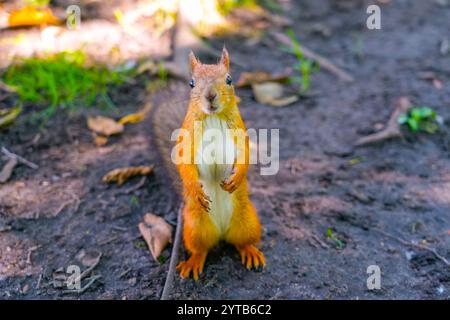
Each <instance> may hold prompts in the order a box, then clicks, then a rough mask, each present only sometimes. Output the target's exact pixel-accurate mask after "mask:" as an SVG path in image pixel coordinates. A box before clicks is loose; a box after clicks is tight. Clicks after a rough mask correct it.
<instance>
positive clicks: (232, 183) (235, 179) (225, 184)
mask: <svg viewBox="0 0 450 320" xmlns="http://www.w3.org/2000/svg"><path fill="white" fill-rule="evenodd" d="M241 182H242V176H241V175H238V174H236V173H234V174H232V175H231V177H229V178H228V179H226V180H224V181H222V184H221V185H220V186H221V187H222V189H223V190H225V191H228V192H229V193H233V192H234V191H235V190H236V189H237V188H238V187H239V185H240V184H241Z"/></svg>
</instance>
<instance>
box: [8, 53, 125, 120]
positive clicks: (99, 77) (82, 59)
mask: <svg viewBox="0 0 450 320" xmlns="http://www.w3.org/2000/svg"><path fill="white" fill-rule="evenodd" d="M86 60H87V57H86V55H85V54H84V53H83V52H82V51H72V52H61V53H58V54H54V55H49V56H47V57H44V58H27V59H24V60H22V61H19V63H17V64H14V65H12V66H10V67H9V68H8V69H7V70H6V71H5V73H4V74H3V77H2V78H3V81H4V82H5V83H6V84H8V85H11V86H13V87H15V88H16V89H17V93H18V95H19V99H20V101H21V102H28V103H33V104H37V105H39V106H41V107H44V109H43V110H41V111H39V112H35V113H34V116H33V119H39V120H42V121H43V122H44V123H45V122H46V121H47V120H48V119H49V118H50V117H51V116H53V115H54V114H55V113H56V112H57V110H59V109H62V110H69V111H74V110H75V109H77V108H80V107H90V106H92V105H93V104H94V102H96V101H97V99H98V98H101V99H102V100H101V103H100V105H99V106H105V105H106V106H108V107H113V106H114V105H113V104H112V102H111V100H110V99H109V97H108V94H107V93H108V85H111V84H120V83H122V82H123V81H124V80H125V79H126V77H127V73H128V71H114V70H109V69H108V68H106V67H105V66H101V65H100V66H87V64H86V62H87V61H86Z"/></svg>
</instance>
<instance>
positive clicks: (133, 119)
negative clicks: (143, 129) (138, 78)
mask: <svg viewBox="0 0 450 320" xmlns="http://www.w3.org/2000/svg"><path fill="white" fill-rule="evenodd" d="M151 109H152V104H151V103H147V104H146V105H145V106H144V107H143V108H142V109H141V110H139V111H138V112H136V113H131V114H128V115H126V116H123V117H122V118H120V120H119V121H118V122H119V123H120V124H122V125H125V124H129V123H138V122H141V121H143V120H144V119H145V117H147V114H148V113H149V112H150V110H151Z"/></svg>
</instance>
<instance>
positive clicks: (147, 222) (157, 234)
mask: <svg viewBox="0 0 450 320" xmlns="http://www.w3.org/2000/svg"><path fill="white" fill-rule="evenodd" d="M138 227H139V231H140V232H141V234H142V236H143V237H144V239H145V242H147V245H148V247H149V249H150V252H151V254H152V256H153V258H154V259H155V260H156V261H158V257H159V256H160V254H161V252H162V251H163V250H164V248H165V247H166V246H167V244H169V243H172V229H173V228H172V226H171V225H170V224H168V223H167V222H166V221H165V220H164V219H163V218H161V217H158V216H156V215H154V214H151V213H147V214H146V215H145V216H144V222H141V223H139V226H138Z"/></svg>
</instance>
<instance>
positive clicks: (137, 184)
mask: <svg viewBox="0 0 450 320" xmlns="http://www.w3.org/2000/svg"><path fill="white" fill-rule="evenodd" d="M146 180H147V177H145V176H144V177H142V179H141V180H139V182H138V183H136V184H135V185H134V186H131V187H130V188H127V189H125V190H119V191H117V193H116V195H120V194H130V193H133V192H134V191H136V190H138V189H140V188H142V186H143V185H144V184H145V181H146Z"/></svg>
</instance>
